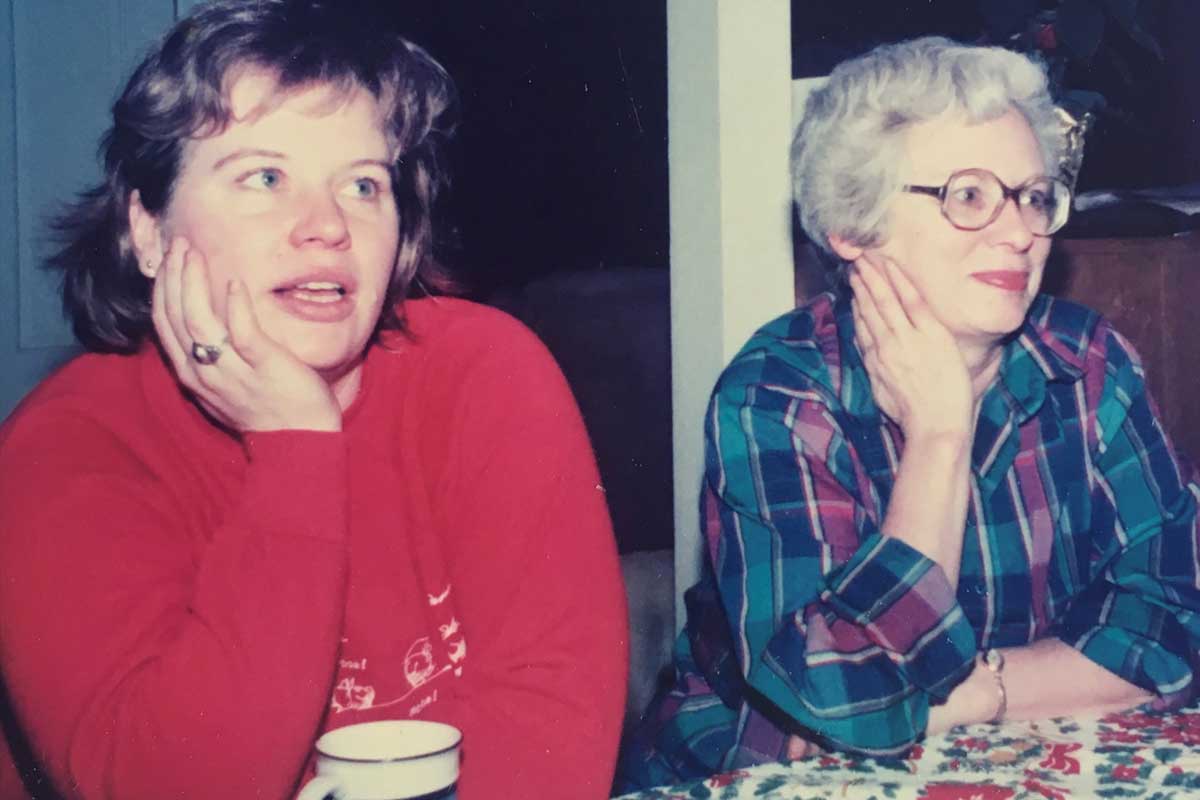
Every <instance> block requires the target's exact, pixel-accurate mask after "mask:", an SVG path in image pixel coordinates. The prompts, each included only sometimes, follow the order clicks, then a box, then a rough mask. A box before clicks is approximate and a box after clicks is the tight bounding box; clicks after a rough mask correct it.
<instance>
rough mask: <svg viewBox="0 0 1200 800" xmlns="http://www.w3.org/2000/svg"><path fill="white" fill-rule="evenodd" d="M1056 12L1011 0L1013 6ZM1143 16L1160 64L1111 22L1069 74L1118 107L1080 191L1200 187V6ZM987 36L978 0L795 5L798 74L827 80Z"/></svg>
mask: <svg viewBox="0 0 1200 800" xmlns="http://www.w3.org/2000/svg"><path fill="white" fill-rule="evenodd" d="M1057 5H1058V3H1057V0H1036V2H1033V0H1012V2H1011V3H1009V4H1008V8H1009V9H1013V8H1016V7H1018V6H1040V7H1042V8H1049V7H1052V6H1057ZM1140 9H1141V13H1142V14H1143V15H1144V17H1145V19H1144V24H1145V28H1146V30H1147V31H1148V32H1149V33H1151V34H1152V35H1153V36H1154V37H1155V38H1156V39H1157V41H1158V43H1159V45H1160V46H1161V49H1162V56H1163V57H1162V59H1161V60H1160V59H1159V58H1157V57H1155V56H1154V55H1153V54H1152V53H1151V52H1150V51H1149V50H1148V49H1146V48H1145V47H1142V46H1139V45H1138V44H1137V43H1136V42H1135V41H1133V40H1132V39H1131V38H1129V37H1128V36H1127V35H1125V34H1124V32H1123V31H1122V30H1121V29H1120V27H1119V26H1117V25H1115V24H1113V23H1112V22H1111V21H1108V22H1107V23H1106V26H1105V28H1104V32H1103V37H1104V38H1103V46H1102V47H1101V49H1100V51H1099V52H1098V53H1097V55H1096V56H1095V57H1094V58H1093V59H1092V60H1091V61H1090V62H1088V63H1078V64H1075V65H1074V66H1072V67H1071V68H1070V69H1069V70H1068V72H1067V74H1066V76H1065V81H1064V84H1065V85H1066V86H1067V88H1072V89H1082V90H1092V91H1098V92H1100V93H1101V94H1102V95H1104V97H1105V98H1106V101H1107V103H1108V105H1109V107H1110V108H1111V109H1112V111H1111V113H1107V114H1102V115H1101V116H1100V117H1099V118H1098V121H1097V124H1096V126H1095V127H1094V128H1093V130H1092V132H1091V133H1090V134H1089V137H1088V143H1087V151H1086V157H1085V159H1084V166H1083V172H1082V174H1081V175H1080V178H1079V185H1078V188H1079V190H1080V191H1087V190H1090V189H1099V188H1104V189H1128V188H1145V187H1149V186H1175V185H1179V184H1183V183H1192V182H1197V181H1200V47H1198V46H1197V39H1198V37H1200V2H1196V0H1140ZM990 22H991V24H992V25H995V24H996V23H995V21H994V20H991V21H990ZM988 30H989V20H988V19H985V17H984V16H983V14H982V13H981V8H980V5H979V3H977V2H976V0H838V2H836V3H831V2H826V0H792V52H793V59H794V63H793V74H794V75H795V76H796V77H805V76H812V75H824V74H826V73H828V72H829V70H830V69H831V68H832V66H833V65H834V64H836V63H837V62H839V61H841V60H842V59H844V58H847V57H850V56H853V55H857V54H859V53H862V52H865V51H866V50H868V49H870V48H871V47H873V46H875V45H877V44H880V43H883V42H893V41H899V40H901V39H906V38H910V37H913V36H920V35H926V34H940V35H944V36H949V37H951V38H954V39H958V40H961V41H986V39H985V35H986V32H987V31H988Z"/></svg>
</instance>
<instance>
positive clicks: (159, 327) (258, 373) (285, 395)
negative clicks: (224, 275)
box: [151, 237, 342, 433]
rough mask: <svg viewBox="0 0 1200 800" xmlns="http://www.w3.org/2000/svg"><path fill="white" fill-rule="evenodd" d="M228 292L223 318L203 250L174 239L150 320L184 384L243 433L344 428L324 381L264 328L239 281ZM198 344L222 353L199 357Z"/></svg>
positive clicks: (218, 416) (156, 283) (159, 276)
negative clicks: (207, 359)
mask: <svg viewBox="0 0 1200 800" xmlns="http://www.w3.org/2000/svg"><path fill="white" fill-rule="evenodd" d="M226 291H227V293H228V296H227V302H226V303H225V319H221V318H220V316H219V314H218V313H217V311H216V310H215V308H214V304H213V298H212V294H211V291H210V289H209V277H208V267H207V263H206V261H205V258H204V255H203V254H202V253H201V252H200V251H199V250H196V249H195V248H193V247H191V246H190V245H189V243H188V242H187V240H185V239H183V238H182V237H177V238H176V239H174V240H173V241H172V243H171V245H170V247H169V248H168V250H167V252H166V253H165V254H164V256H163V260H162V264H161V265H160V267H159V269H158V272H157V275H156V277H155V280H154V289H153V292H152V296H151V297H152V319H153V321H154V329H155V331H156V332H157V333H158V338H159V341H160V342H161V343H162V347H163V350H164V351H165V352H166V354H167V357H168V358H169V359H170V361H171V365H172V366H173V367H174V369H175V374H176V376H177V377H178V379H179V382H180V383H181V384H183V385H184V386H185V387H186V388H187V389H189V390H190V391H191V392H192V394H193V395H194V396H195V398H196V400H197V402H199V403H200V405H201V406H202V407H203V408H204V409H205V410H206V411H208V413H209V414H211V415H212V416H213V417H214V418H216V419H217V420H218V421H219V422H221V424H223V425H225V426H227V427H228V428H230V429H232V430H235V431H238V432H239V433H242V432H246V431H269V430H284V429H295V430H317V431H337V430H340V429H341V423H342V415H341V409H340V407H339V406H338V402H337V399H336V398H335V397H334V394H333V392H332V390H331V389H330V387H329V385H328V384H327V383H326V382H325V380H324V379H323V378H322V377H321V376H320V375H319V374H317V372H316V371H315V370H313V369H312V368H311V367H309V366H307V365H306V364H304V363H302V362H301V361H300V360H299V359H297V358H296V357H295V356H293V355H292V354H291V353H289V352H288V351H287V349H285V348H284V347H282V346H281V345H280V344H279V343H277V342H275V341H273V340H272V339H271V338H270V337H269V336H267V335H266V334H265V333H264V332H263V330H262V328H260V327H259V324H258V319H257V317H256V316H255V313H254V308H253V306H252V304H251V302H250V298H249V296H248V293H247V291H246V287H245V284H244V283H243V282H242V281H241V280H240V279H234V280H231V281H229V284H228V286H227V290H226ZM194 343H199V344H203V345H215V346H217V347H219V348H220V355H219V356H217V358H216V360H215V361H214V362H212V363H200V362H198V361H197V360H196V359H195V358H194V357H193V354H192V346H193V344H194Z"/></svg>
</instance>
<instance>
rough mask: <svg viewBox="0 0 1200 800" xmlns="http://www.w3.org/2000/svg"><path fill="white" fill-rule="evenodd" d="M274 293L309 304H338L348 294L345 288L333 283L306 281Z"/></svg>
mask: <svg viewBox="0 0 1200 800" xmlns="http://www.w3.org/2000/svg"><path fill="white" fill-rule="evenodd" d="M274 292H275V294H277V295H281V296H283V295H286V296H289V297H291V298H292V299H294V300H302V301H304V302H308V303H336V302H337V301H339V300H341V299H342V298H343V297H345V296H346V294H347V290H346V287H345V286H343V285H342V284H340V283H335V282H333V281H305V282H304V283H297V284H295V285H294V286H281V287H279V288H278V289H275V290H274Z"/></svg>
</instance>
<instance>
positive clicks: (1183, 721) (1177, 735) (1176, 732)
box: [1162, 714, 1200, 747]
mask: <svg viewBox="0 0 1200 800" xmlns="http://www.w3.org/2000/svg"><path fill="white" fill-rule="evenodd" d="M1162 735H1163V736H1164V737H1166V739H1167V741H1169V742H1171V744H1182V745H1187V746H1188V747H1195V746H1197V745H1200V714H1182V715H1180V716H1179V721H1178V722H1177V723H1176V724H1174V725H1167V726H1164V727H1163V729H1162Z"/></svg>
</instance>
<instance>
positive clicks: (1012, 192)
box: [900, 167, 1074, 237]
mask: <svg viewBox="0 0 1200 800" xmlns="http://www.w3.org/2000/svg"><path fill="white" fill-rule="evenodd" d="M968 174H978V175H986V176H989V177H991V178H992V179H993V180H995V181H996V183H997V184H999V185H1000V192H1001V196H1002V198H1003V199H1002V200H1001V201H1000V202H999V203H997V204H996V207H995V208H994V209H993V210H992V215H991V216H990V217H988V218H987V221H986V222H984V223H983V224H982V225H979V226H977V227H973V228H972V227H967V226H965V225H960V224H958V223H957V222H955V221H954V220H952V219H950V215H949V214H947V213H946V192H947V190H948V189H949V188H950V184H951V183H952V182H953V181H954V179H955V178H958V177H959V176H962V175H968ZM1039 181H1050V182H1051V183H1057V184H1058V185H1059V186H1062V187H1063V189H1065V190H1066V192H1067V203H1066V205H1067V213H1066V216H1064V217H1063V221H1062V223H1061V224H1060V225H1059V226H1058V227H1057V228H1054V229H1053V230H1049V231H1046V232H1045V233H1034V234H1033V235H1034V236H1041V237H1048V236H1053V235H1054V234H1055V233H1058V232H1059V231H1061V230H1062V229H1063V227H1064V226H1065V225H1066V224H1067V221H1068V220H1069V219H1070V218H1071V206H1072V205H1073V201H1074V192H1072V191H1071V187H1070V185H1069V184H1068V183H1067V182H1066V181H1064V180H1062V179H1061V178H1056V177H1054V176H1053V175H1036V176H1034V177H1032V178H1030V179H1029V180H1027V181H1025V182H1023V183H1022V184H1021V185H1020V186H1016V187H1010V186H1009V185H1008V184H1007V183H1005V182H1004V181H1002V180H1000V177H999V176H998V175H997V174H996V173H994V172H992V171H991V170H990V169H983V168H982V167H969V168H967V169H960V170H956V171H954V172H952V173H950V177H948V178H946V182H945V183H943V184H942V185H941V186H921V185H919V184H912V183H906V184H904V185H903V186H901V187H900V191H902V192H908V193H910V194H921V195H928V196H929V197H936V198H937V200H938V210H939V211H940V212H941V214H942V216H943V217H945V219H946V221H947V222H949V223H950V224H951V225H953V226H954V227H955V228H957V229H958V230H960V231H981V230H983V229H984V228H986V227H987V226H988V225H991V224H992V223H993V222H995V221H996V219H997V218H998V217H999V216H1000V214H1001V212H1002V211H1003V210H1004V206H1005V204H1006V203H1007V202H1008V201H1009V200H1012V201H1013V203H1014V204H1015V205H1016V207H1017V213H1018V214H1019V215H1020V216H1021V221H1022V222H1024V221H1025V216H1024V214H1021V192H1023V191H1025V190H1026V189H1028V188H1029V187H1030V186H1032V185H1033V184H1035V183H1037V182H1039ZM1026 224H1028V223H1026ZM1030 232H1031V233H1032V231H1030Z"/></svg>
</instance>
